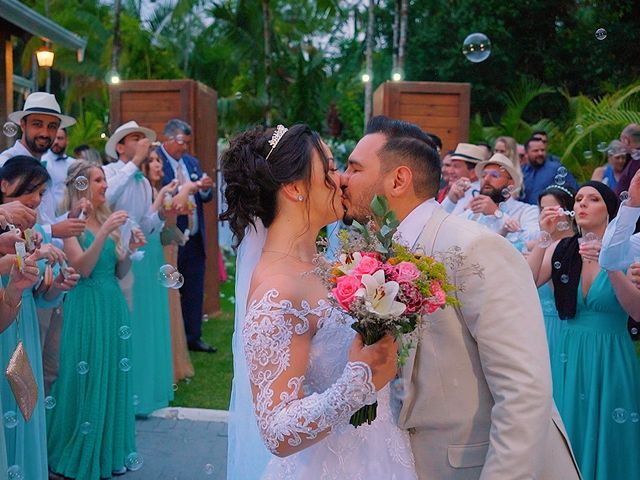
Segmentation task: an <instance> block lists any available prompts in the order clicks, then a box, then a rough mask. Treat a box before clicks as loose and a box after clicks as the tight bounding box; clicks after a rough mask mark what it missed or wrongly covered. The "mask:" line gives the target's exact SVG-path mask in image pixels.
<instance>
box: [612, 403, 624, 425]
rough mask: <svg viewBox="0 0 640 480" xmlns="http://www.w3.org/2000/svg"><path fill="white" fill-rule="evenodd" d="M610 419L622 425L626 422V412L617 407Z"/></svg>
mask: <svg viewBox="0 0 640 480" xmlns="http://www.w3.org/2000/svg"><path fill="white" fill-rule="evenodd" d="M611 418H613V421H614V422H616V423H624V422H626V421H627V411H626V410H625V409H624V408H620V407H618V408H616V409H614V410H613V413H612V414H611Z"/></svg>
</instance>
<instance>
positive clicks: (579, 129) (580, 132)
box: [576, 125, 584, 135]
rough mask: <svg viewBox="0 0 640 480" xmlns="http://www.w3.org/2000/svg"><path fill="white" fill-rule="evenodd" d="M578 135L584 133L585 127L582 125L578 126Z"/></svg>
mask: <svg viewBox="0 0 640 480" xmlns="http://www.w3.org/2000/svg"><path fill="white" fill-rule="evenodd" d="M576 133H577V134H578V135H582V134H583V133H584V127H583V126H582V125H576Z"/></svg>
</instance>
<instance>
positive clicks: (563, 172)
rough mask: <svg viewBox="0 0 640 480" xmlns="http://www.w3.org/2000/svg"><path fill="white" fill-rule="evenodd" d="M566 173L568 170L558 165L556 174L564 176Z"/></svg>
mask: <svg viewBox="0 0 640 480" xmlns="http://www.w3.org/2000/svg"><path fill="white" fill-rule="evenodd" d="M568 173H569V171H568V170H567V169H566V168H565V167H558V170H556V174H558V175H561V176H563V177H566V176H567V174H568Z"/></svg>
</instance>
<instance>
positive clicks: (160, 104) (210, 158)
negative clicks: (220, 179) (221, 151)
mask: <svg viewBox="0 0 640 480" xmlns="http://www.w3.org/2000/svg"><path fill="white" fill-rule="evenodd" d="M109 93H110V97H111V113H110V118H111V121H110V130H111V131H112V132H113V131H115V129H116V128H118V126H119V125H122V124H123V123H125V122H128V121H130V120H135V121H136V122H138V124H139V125H141V126H144V127H148V128H151V129H152V130H154V131H155V132H156V133H157V134H158V139H159V140H164V138H163V136H162V130H163V129H164V126H165V124H166V123H167V121H168V120H170V119H172V118H179V119H181V120H184V121H185V122H187V123H188V124H189V125H191V128H192V129H193V135H192V143H191V154H192V155H194V156H196V157H197V158H198V160H200V165H201V167H202V170H203V171H205V172H207V174H208V175H209V176H210V177H211V178H212V179H214V181H215V179H216V178H217V175H216V169H217V158H218V155H217V143H218V134H217V133H218V120H217V93H216V91H215V90H212V89H211V88H209V87H207V86H205V85H203V84H201V83H198V82H196V81H194V80H133V81H126V82H121V83H119V84H115V85H110V86H109ZM213 188H214V195H213V200H212V201H211V202H209V203H206V204H205V208H204V219H205V228H206V238H207V245H206V246H205V247H206V252H207V269H206V277H205V285H204V312H205V313H206V314H208V315H214V314H216V313H218V312H219V311H220V299H219V278H220V277H219V272H218V204H217V203H218V202H217V198H218V196H217V195H216V191H217V188H218V186H217V185H214V187H213Z"/></svg>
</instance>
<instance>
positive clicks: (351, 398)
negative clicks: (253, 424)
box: [243, 290, 376, 456]
mask: <svg viewBox="0 0 640 480" xmlns="http://www.w3.org/2000/svg"><path fill="white" fill-rule="evenodd" d="M277 295H278V293H277V292H276V291H275V290H271V291H269V292H267V294H265V296H264V297H263V299H262V300H261V301H260V302H257V303H254V304H252V305H251V307H250V308H249V310H248V312H247V319H246V323H245V327H244V330H243V339H244V348H245V355H246V360H247V365H248V371H249V380H250V381H251V385H252V390H253V400H254V408H255V414H256V418H257V422H258V427H259V429H260V433H261V434H262V437H263V440H264V443H265V445H266V446H267V448H268V449H269V450H270V451H271V452H272V453H274V454H275V455H279V456H286V455H290V454H292V453H295V452H297V451H299V450H302V449H304V448H307V447H308V446H310V445H311V444H313V443H315V442H316V441H318V440H319V439H321V438H322V437H324V435H326V434H328V433H329V431H330V430H331V427H333V426H335V425H338V424H343V423H346V422H347V421H348V420H349V417H350V416H351V415H352V414H353V413H354V412H355V411H356V410H358V409H359V408H360V407H362V406H363V405H365V404H366V403H368V402H371V397H372V395H375V391H376V390H375V387H374V385H373V383H372V381H371V377H372V374H371V369H370V368H369V366H368V365H367V364H365V363H363V362H349V363H347V365H346V367H345V369H344V371H343V372H342V375H341V376H340V377H339V378H338V379H337V380H336V382H335V383H334V384H333V385H332V386H331V387H330V388H328V389H327V390H325V391H324V392H322V393H313V394H311V395H309V396H307V397H304V396H303V395H304V392H303V388H302V387H303V384H304V378H305V377H304V373H305V371H306V369H307V364H308V360H309V348H310V344H311V333H310V328H309V317H313V316H320V315H321V314H322V312H321V311H319V310H321V309H322V308H323V307H324V308H327V307H328V305H326V304H325V305H324V306H323V305H322V304H321V305H320V306H319V307H317V308H315V309H312V308H310V307H309V305H308V304H307V303H306V302H302V308H301V309H296V308H293V306H292V304H291V302H290V301H287V300H283V301H280V302H277V303H276V302H274V301H273V298H274V297H276V296H277Z"/></svg>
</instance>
